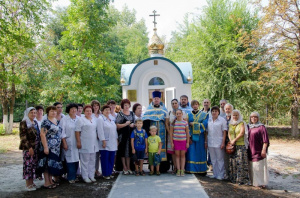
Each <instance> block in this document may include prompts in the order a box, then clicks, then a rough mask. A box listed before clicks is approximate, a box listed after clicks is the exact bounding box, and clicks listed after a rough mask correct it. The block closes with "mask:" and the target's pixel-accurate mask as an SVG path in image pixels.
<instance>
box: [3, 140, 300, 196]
mask: <svg viewBox="0 0 300 198" xmlns="http://www.w3.org/2000/svg"><path fill="white" fill-rule="evenodd" d="M5 141H6V140H5V139H3V138H2V137H1V136H0V145H1V144H3V143H4V142H5ZM17 144H18V142H17V143H16V145H17ZM12 148H17V147H12ZM299 151H300V140H299V139H298V140H293V139H289V140H287V139H286V140H283V139H282V138H281V139H271V145H270V147H269V154H268V167H269V170H270V183H269V185H268V187H267V189H265V190H262V189H258V188H255V187H251V186H239V185H236V184H231V183H230V182H226V181H219V180H215V179H211V178H209V177H202V176H197V178H198V179H199V181H200V183H201V184H202V185H203V187H204V189H205V191H206V192H207V194H208V195H209V197H266V198H273V197H300V152H299ZM209 174H212V173H209ZM115 179H116V178H114V179H113V180H109V181H107V180H104V179H102V178H97V182H96V183H93V184H85V183H83V182H78V183H76V184H72V185H70V184H68V183H67V182H66V181H63V182H62V183H61V185H60V186H59V187H58V188H56V189H41V188H39V189H38V190H37V191H34V192H25V189H24V185H25V182H24V180H22V153H21V151H19V150H17V149H10V150H9V151H8V152H6V153H0V197H18V198H19V197H41V196H43V197H87V196H89V197H107V196H108V194H109V191H110V189H111V188H112V186H113V184H114V181H115ZM35 183H36V184H37V186H42V185H43V181H36V182H35Z"/></svg>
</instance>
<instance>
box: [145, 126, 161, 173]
mask: <svg viewBox="0 0 300 198" xmlns="http://www.w3.org/2000/svg"><path fill="white" fill-rule="evenodd" d="M156 133H157V127H156V126H151V127H150V134H151V136H149V137H148V149H149V150H148V151H149V152H148V156H149V164H150V173H149V175H153V174H154V156H155V154H156V153H157V154H159V155H160V152H161V146H162V144H161V139H160V137H159V136H157V135H156ZM156 175H158V176H159V175H160V172H159V164H157V165H156Z"/></svg>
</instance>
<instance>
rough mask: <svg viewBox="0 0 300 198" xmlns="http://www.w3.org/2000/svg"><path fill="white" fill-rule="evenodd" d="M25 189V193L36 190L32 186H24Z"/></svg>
mask: <svg viewBox="0 0 300 198" xmlns="http://www.w3.org/2000/svg"><path fill="white" fill-rule="evenodd" d="M25 189H26V190H27V191H35V190H36V188H35V187H34V186H33V185H30V186H26V187H25Z"/></svg>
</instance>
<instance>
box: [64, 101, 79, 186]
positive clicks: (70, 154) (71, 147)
mask: <svg viewBox="0 0 300 198" xmlns="http://www.w3.org/2000/svg"><path fill="white" fill-rule="evenodd" d="M77 110H78V105H77V104H75V103H71V104H69V105H68V106H67V107H66V113H68V115H67V116H65V117H63V118H62V119H61V121H60V125H61V127H62V138H63V139H62V142H63V148H64V156H65V159H66V162H67V173H68V174H67V175H68V178H67V179H68V181H69V183H71V184H73V183H75V179H76V172H77V169H78V164H79V153H78V148H77V145H76V137H75V127H76V122H77V121H78V119H79V117H77V116H76V114H77Z"/></svg>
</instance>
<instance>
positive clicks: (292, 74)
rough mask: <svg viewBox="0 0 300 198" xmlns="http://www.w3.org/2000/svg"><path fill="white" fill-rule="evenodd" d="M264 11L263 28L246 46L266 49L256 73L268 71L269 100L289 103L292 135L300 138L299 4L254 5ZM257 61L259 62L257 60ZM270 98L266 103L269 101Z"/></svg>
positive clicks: (291, 0) (295, 0)
mask: <svg viewBox="0 0 300 198" xmlns="http://www.w3.org/2000/svg"><path fill="white" fill-rule="evenodd" d="M254 3H255V5H256V6H257V7H259V8H260V10H261V13H262V18H261V20H260V22H259V26H258V28H257V29H256V30H254V31H253V32H252V36H248V37H247V39H246V40H247V41H248V42H245V44H247V45H248V44H249V43H251V45H253V46H254V47H253V48H252V50H251V53H257V52H256V49H259V48H261V47H262V46H263V47H264V48H265V49H266V50H265V51H264V53H263V54H262V56H264V57H266V58H263V59H261V60H259V61H258V64H257V65H256V66H255V67H253V68H252V71H255V70H257V69H261V68H265V69H266V71H265V72H263V73H261V76H260V78H259V79H260V84H261V86H263V87H264V88H265V90H266V94H267V95H268V98H269V99H271V100H272V99H273V100H274V99H275V100H276V101H274V102H276V103H277V104H278V103H279V101H285V104H288V105H285V110H286V109H287V108H290V109H291V116H292V135H294V136H297V135H298V134H299V129H298V122H299V110H298V109H299V99H300V87H299V74H300V20H299V18H300V10H299V5H300V1H299V0H269V1H268V4H267V5H266V6H263V3H264V2H262V1H261V0H257V1H255V2H254ZM256 61H257V60H256ZM268 98H266V99H268Z"/></svg>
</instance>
